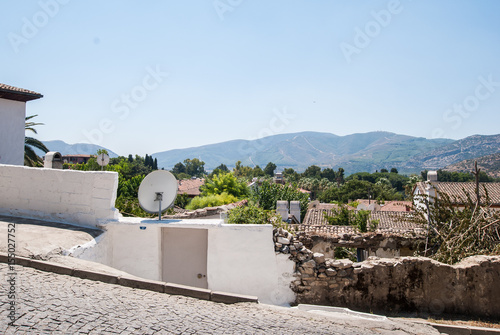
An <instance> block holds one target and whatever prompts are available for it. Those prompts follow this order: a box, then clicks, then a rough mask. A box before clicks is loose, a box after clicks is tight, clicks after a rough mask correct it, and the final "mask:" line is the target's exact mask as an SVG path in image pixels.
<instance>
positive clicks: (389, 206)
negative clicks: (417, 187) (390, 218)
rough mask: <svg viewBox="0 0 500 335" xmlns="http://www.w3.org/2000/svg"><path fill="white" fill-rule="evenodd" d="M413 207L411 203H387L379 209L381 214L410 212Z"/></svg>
mask: <svg viewBox="0 0 500 335" xmlns="http://www.w3.org/2000/svg"><path fill="white" fill-rule="evenodd" d="M411 207H412V202H411V201H386V202H385V204H383V205H382V207H381V208H380V209H379V211H381V212H409V211H410V210H411Z"/></svg>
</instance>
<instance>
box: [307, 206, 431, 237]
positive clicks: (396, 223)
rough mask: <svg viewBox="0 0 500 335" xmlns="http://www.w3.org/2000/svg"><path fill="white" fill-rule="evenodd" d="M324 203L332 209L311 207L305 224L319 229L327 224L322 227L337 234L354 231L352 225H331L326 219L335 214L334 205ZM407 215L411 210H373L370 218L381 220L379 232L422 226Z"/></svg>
mask: <svg viewBox="0 0 500 335" xmlns="http://www.w3.org/2000/svg"><path fill="white" fill-rule="evenodd" d="M324 205H330V209H324V208H311V209H309V210H308V211H307V214H306V216H305V219H304V222H303V225H305V226H315V227H316V228H314V229H319V228H317V227H318V226H325V228H321V229H322V230H325V231H328V232H331V233H335V234H336V233H340V232H342V233H348V232H354V228H352V227H351V226H332V225H329V224H328V221H327V220H326V216H331V215H333V214H334V213H333V207H331V204H324ZM335 206H336V205H335ZM321 207H326V206H321ZM407 215H411V214H410V213H409V212H394V211H392V212H391V211H372V212H371V214H370V220H378V221H379V224H378V226H377V230H376V231H377V232H407V231H412V230H415V229H420V228H422V227H420V226H419V225H417V224H414V223H411V222H408V221H407V220H406V219H405V218H406V216H407ZM304 229H307V228H304ZM311 229H312V228H311ZM321 229H320V230H321Z"/></svg>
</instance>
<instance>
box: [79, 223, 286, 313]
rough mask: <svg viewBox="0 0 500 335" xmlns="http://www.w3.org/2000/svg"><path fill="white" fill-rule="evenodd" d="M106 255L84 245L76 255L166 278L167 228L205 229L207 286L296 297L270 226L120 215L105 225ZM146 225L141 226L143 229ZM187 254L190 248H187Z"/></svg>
mask: <svg viewBox="0 0 500 335" xmlns="http://www.w3.org/2000/svg"><path fill="white" fill-rule="evenodd" d="M104 227H105V229H106V232H105V235H106V237H105V238H103V242H102V243H105V244H109V245H108V246H105V247H103V246H100V250H102V252H107V253H108V255H107V256H102V255H101V256H99V255H98V253H95V252H92V251H90V250H86V251H85V252H83V253H81V254H79V253H75V256H76V257H79V258H84V259H87V260H94V261H99V259H101V260H102V259H108V260H109V262H108V263H107V264H106V265H109V266H112V267H114V268H117V269H119V270H122V271H125V272H128V273H130V274H132V275H135V276H138V277H142V278H147V279H152V280H162V269H161V266H162V245H161V243H162V240H161V234H162V233H161V231H162V229H163V228H166V229H168V228H169V227H171V228H185V229H190V228H193V229H207V231H208V234H207V240H208V245H207V281H208V289H210V290H214V291H224V292H232V293H240V294H247V295H254V296H257V297H258V298H259V301H260V302H262V303H268V304H275V305H286V304H289V303H291V302H293V301H294V300H295V294H294V293H293V291H292V290H291V289H290V283H291V281H292V280H293V279H294V277H293V273H294V272H295V268H294V267H295V263H294V262H293V261H291V260H289V259H288V257H287V256H286V255H282V254H278V255H277V254H276V253H275V252H274V244H273V237H272V230H273V228H272V226H271V225H230V224H223V221H221V220H199V219H198V220H195V219H193V220H163V221H161V222H159V221H157V220H144V219H139V218H120V220H119V221H110V222H108V223H106V224H105V225H104ZM140 227H143V229H140ZM184 252H185V253H189V252H192V250H190V249H189V248H186V249H185V250H184Z"/></svg>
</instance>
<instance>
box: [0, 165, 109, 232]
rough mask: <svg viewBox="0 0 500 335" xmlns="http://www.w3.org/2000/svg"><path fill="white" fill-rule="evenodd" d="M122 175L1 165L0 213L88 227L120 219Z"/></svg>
mask: <svg viewBox="0 0 500 335" xmlns="http://www.w3.org/2000/svg"><path fill="white" fill-rule="evenodd" d="M117 188H118V174H117V173H116V172H101V171H92V172H87V171H85V172H84V171H72V170H55V169H42V168H30V167H25V166H14V165H3V164H0V213H2V214H7V215H15V216H22V217H30V218H40V219H44V220H52V221H57V222H67V223H73V224H80V225H85V226H96V225H98V224H99V223H101V222H105V221H107V220H116V219H117V218H118V211H117V210H116V209H115V208H114V205H115V200H116V191H117Z"/></svg>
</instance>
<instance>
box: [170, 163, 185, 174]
mask: <svg viewBox="0 0 500 335" xmlns="http://www.w3.org/2000/svg"><path fill="white" fill-rule="evenodd" d="M172 173H173V174H175V175H177V174H179V173H186V166H185V165H184V164H182V163H181V162H179V163H177V164H175V165H174V168H173V169H172Z"/></svg>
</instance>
